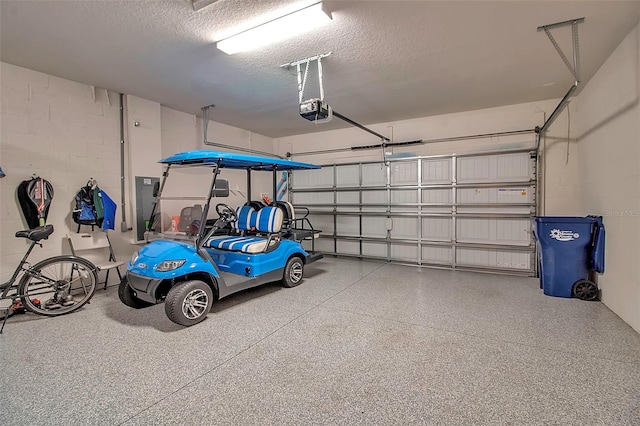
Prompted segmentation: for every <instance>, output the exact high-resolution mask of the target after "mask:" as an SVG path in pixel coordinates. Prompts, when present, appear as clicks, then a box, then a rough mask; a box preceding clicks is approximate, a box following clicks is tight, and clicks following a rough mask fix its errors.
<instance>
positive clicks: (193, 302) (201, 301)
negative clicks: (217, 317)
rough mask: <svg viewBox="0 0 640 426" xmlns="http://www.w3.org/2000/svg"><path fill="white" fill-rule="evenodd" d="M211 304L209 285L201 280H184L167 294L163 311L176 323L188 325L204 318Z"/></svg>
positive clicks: (211, 297) (211, 293) (211, 296)
mask: <svg viewBox="0 0 640 426" xmlns="http://www.w3.org/2000/svg"><path fill="white" fill-rule="evenodd" d="M212 304H213V292H212V291H211V287H209V285H208V284H207V283H205V282H203V281H199V280H193V281H185V282H183V283H180V284H177V285H175V286H174V287H173V288H171V290H169V293H168V294H167V299H166V301H165V304H164V311H165V313H166V314H167V317H169V319H170V320H171V321H173V322H175V323H176V324H180V325H184V326H185V327H189V326H192V325H195V324H197V323H199V322H200V321H202V320H204V319H205V317H206V316H207V314H208V313H209V311H210V310H211V305H212Z"/></svg>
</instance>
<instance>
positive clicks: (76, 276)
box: [18, 256, 98, 316]
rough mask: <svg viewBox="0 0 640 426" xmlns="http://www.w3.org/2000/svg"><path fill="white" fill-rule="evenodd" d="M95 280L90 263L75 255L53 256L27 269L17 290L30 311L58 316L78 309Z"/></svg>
mask: <svg viewBox="0 0 640 426" xmlns="http://www.w3.org/2000/svg"><path fill="white" fill-rule="evenodd" d="M97 283H98V273H97V268H96V267H95V265H94V264H93V263H91V262H89V261H88V260H86V259H83V258H81V257H77V256H56V257H52V258H49V259H45V260H43V261H42V262H38V263H37V264H35V265H33V266H32V267H31V268H30V269H29V270H28V271H26V272H25V275H24V277H22V280H20V285H19V287H18V292H19V294H20V297H21V300H22V303H23V304H24V306H25V307H26V308H27V309H28V310H30V311H31V312H33V313H36V314H39V315H46V316H58V315H64V314H68V313H70V312H73V311H75V310H77V309H80V308H81V307H82V306H83V305H84V304H85V303H87V302H88V301H89V300H91V297H92V296H93V294H94V293H95V291H96V284H97Z"/></svg>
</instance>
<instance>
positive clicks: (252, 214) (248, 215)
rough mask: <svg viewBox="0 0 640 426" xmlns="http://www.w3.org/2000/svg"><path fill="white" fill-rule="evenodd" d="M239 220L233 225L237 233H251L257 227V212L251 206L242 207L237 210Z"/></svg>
mask: <svg viewBox="0 0 640 426" xmlns="http://www.w3.org/2000/svg"><path fill="white" fill-rule="evenodd" d="M236 216H238V220H236V221H235V222H234V223H233V228H234V229H236V230H237V231H251V230H252V229H255V227H256V211H255V210H254V209H253V207H251V206H241V207H238V208H237V209H236Z"/></svg>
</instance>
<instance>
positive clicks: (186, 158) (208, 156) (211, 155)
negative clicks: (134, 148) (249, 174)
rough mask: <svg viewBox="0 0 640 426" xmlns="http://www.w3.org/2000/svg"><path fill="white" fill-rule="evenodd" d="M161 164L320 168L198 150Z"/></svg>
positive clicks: (279, 168)
mask: <svg viewBox="0 0 640 426" xmlns="http://www.w3.org/2000/svg"><path fill="white" fill-rule="evenodd" d="M159 162H160V163H162V164H177V165H209V166H215V165H216V164H218V165H219V167H220V168H227V169H244V170H246V169H251V170H265V171H271V170H301V169H319V168H320V166H316V165H315V164H309V163H300V162H297V161H290V160H283V159H280V158H275V157H263V156H261V155H251V154H238V153H235V152H221V151H210V150H208V149H200V150H197V151H186V152H179V153H177V154H174V155H172V156H170V157H167V158H164V159H162V160H160V161H159Z"/></svg>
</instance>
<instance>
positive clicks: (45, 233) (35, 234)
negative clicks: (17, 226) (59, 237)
mask: <svg viewBox="0 0 640 426" xmlns="http://www.w3.org/2000/svg"><path fill="white" fill-rule="evenodd" d="M51 234H53V225H45V226H38V227H37V228H33V229H25V230H24V231H18V232H16V237H18V238H28V239H30V240H31V241H40V240H42V239H45V240H46V239H47V238H48V237H49V235H51Z"/></svg>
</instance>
